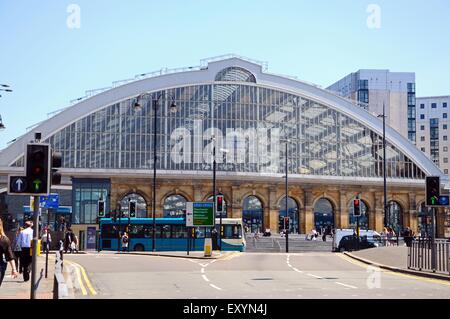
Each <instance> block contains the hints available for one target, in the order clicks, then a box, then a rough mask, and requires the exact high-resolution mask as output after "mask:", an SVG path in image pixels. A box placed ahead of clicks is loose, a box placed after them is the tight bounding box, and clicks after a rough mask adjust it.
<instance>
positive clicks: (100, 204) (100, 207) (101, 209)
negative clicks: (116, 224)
mask: <svg viewBox="0 0 450 319" xmlns="http://www.w3.org/2000/svg"><path fill="white" fill-rule="evenodd" d="M97 216H98V217H99V218H103V217H105V201H103V200H99V201H98V214H97Z"/></svg>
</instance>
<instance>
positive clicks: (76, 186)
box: [72, 179, 111, 224]
mask: <svg viewBox="0 0 450 319" xmlns="http://www.w3.org/2000/svg"><path fill="white" fill-rule="evenodd" d="M72 185H73V186H72V187H73V198H72V199H73V201H72V207H73V216H72V223H73V224H95V223H96V222H97V209H98V201H99V200H104V201H105V204H106V205H105V212H109V210H110V208H109V198H108V194H110V190H111V183H110V181H109V180H100V179H73V181H72Z"/></svg>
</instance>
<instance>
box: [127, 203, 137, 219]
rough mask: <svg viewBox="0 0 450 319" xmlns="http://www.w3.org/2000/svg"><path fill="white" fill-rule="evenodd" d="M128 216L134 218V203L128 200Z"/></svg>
mask: <svg viewBox="0 0 450 319" xmlns="http://www.w3.org/2000/svg"><path fill="white" fill-rule="evenodd" d="M128 216H129V217H136V201H134V200H130V202H129V203H128Z"/></svg>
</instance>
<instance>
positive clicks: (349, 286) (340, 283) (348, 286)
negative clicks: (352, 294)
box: [335, 281, 358, 289]
mask: <svg viewBox="0 0 450 319" xmlns="http://www.w3.org/2000/svg"><path fill="white" fill-rule="evenodd" d="M335 284H338V285H341V286H344V287H347V288H352V289H358V287H355V286H351V285H346V284H343V283H342V282H337V281H336V282H335Z"/></svg>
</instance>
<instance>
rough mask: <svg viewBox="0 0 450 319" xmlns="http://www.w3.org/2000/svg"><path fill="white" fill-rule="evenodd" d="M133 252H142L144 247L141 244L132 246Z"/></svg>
mask: <svg viewBox="0 0 450 319" xmlns="http://www.w3.org/2000/svg"><path fill="white" fill-rule="evenodd" d="M134 251H144V245H142V244H137V245H134Z"/></svg>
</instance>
